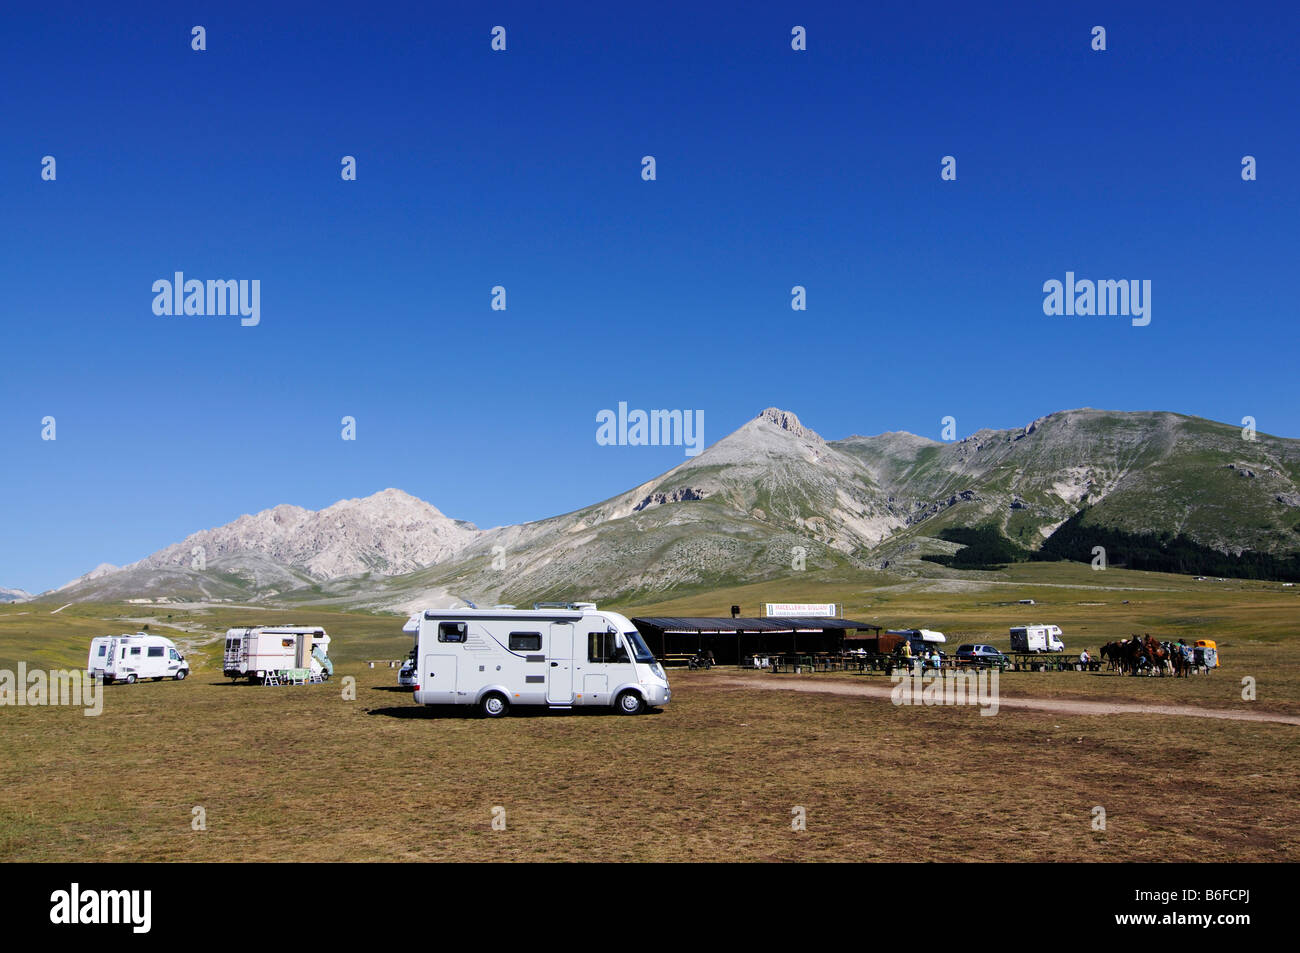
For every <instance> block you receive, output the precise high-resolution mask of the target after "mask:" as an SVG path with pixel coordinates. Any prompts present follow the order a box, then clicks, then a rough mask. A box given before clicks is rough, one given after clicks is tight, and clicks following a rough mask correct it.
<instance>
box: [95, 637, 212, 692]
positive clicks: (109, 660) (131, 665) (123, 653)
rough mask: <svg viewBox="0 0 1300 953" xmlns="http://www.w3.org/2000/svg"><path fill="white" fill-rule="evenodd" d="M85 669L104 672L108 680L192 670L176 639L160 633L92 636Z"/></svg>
mask: <svg viewBox="0 0 1300 953" xmlns="http://www.w3.org/2000/svg"><path fill="white" fill-rule="evenodd" d="M86 671H87V672H89V673H90V674H91V675H100V676H103V679H104V681H105V682H127V683H128V684H129V683H131V682H134V681H137V680H138V679H141V678H152V679H154V680H155V681H157V680H158V679H162V678H174V679H176V680H177V681H178V682H179V681H180V680H181V679H183V678H184V677H185V676H186V675H188V674H190V663H189V662H187V661H185V656H183V655H181V653H180V652H178V651H177V650H176V643H174V642H173V641H172V640H171V639H168V638H165V637H164V636H161V635H150V634H149V633H148V632H137V633H135V635H129V634H128V635H101V636H99V637H98V638H94V639H91V640H90V660H89V661H88V662H87V663H86Z"/></svg>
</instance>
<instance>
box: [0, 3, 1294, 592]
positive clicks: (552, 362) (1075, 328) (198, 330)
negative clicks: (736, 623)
mask: <svg viewBox="0 0 1300 953" xmlns="http://www.w3.org/2000/svg"><path fill="white" fill-rule="evenodd" d="M698 6H700V5H699V4H681V5H675V4H669V3H655V4H600V5H597V4H582V5H575V4H564V3H546V4H538V3H535V2H530V3H495V4H492V5H490V7H484V6H483V5H481V4H472V3H467V4H453V5H449V6H447V5H433V4H427V3H419V4H414V3H413V4H347V5H346V6H344V7H342V8H340V9H337V10H336V9H334V8H333V7H332V5H331V4H328V3H324V4H315V3H313V4H300V5H294V6H293V8H292V9H288V10H286V9H282V7H281V5H280V4H271V3H257V4H225V3H223V4H219V5H207V4H185V3H180V4H177V3H158V4H144V3H127V4H114V5H111V6H109V5H104V4H86V5H84V6H83V5H69V4H59V3H53V4H39V5H38V4H28V5H23V6H18V5H12V4H11V5H9V7H8V8H7V9H6V11H5V14H4V24H3V27H4V28H3V30H0V76H2V77H3V82H2V83H0V103H2V104H3V109H2V110H0V115H2V116H3V126H4V140H3V148H0V221H3V226H4V227H3V228H2V229H0V243H2V244H0V281H2V283H3V289H4V295H5V300H4V308H3V314H4V318H3V320H4V328H3V341H4V358H3V364H2V365H0V368H2V369H0V375H2V376H0V410H2V413H0V454H2V455H3V456H2V458H0V459H2V463H3V466H2V469H0V499H2V500H3V501H4V503H3V505H4V515H3V520H2V521H0V526H2V527H3V528H2V529H0V533H2V534H3V537H2V538H0V585H4V586H20V587H23V588H27V589H31V590H41V589H45V588H48V587H51V586H55V585H58V584H61V583H63V582H65V581H67V580H68V579H70V578H72V577H73V576H76V575H78V574H80V573H82V572H84V571H86V570H88V569H90V568H91V567H93V566H94V565H95V564H96V563H98V562H100V561H108V562H113V563H118V564H121V563H125V562H130V561H133V560H135V559H139V558H141V557H143V556H145V555H147V554H148V553H150V552H152V551H153V550H155V549H158V548H160V547H162V546H164V545H166V544H168V543H171V542H174V541H176V540H179V539H181V538H183V537H184V536H185V535H187V534H188V533H190V532H192V531H194V530H198V529H202V528H205V527H208V526H214V525H219V524H221V523H225V522H228V521H229V520H231V519H233V518H235V517H237V516H239V515H240V514H241V513H245V512H252V511H256V510H260V509H263V508H266V507H269V506H273V505H275V504H277V503H295V504H298V505H302V506H307V507H311V508H313V509H315V508H319V507H322V506H325V505H328V504H330V503H332V502H334V501H335V500H338V499H340V498H345V497H352V496H364V495H368V494H370V493H372V492H375V491H376V490H379V489H382V488H384V487H388V486H396V487H400V488H402V489H405V490H407V491H408V492H411V493H413V494H416V495H418V496H420V497H422V498H424V499H427V500H429V501H431V502H433V503H434V504H435V505H437V506H438V507H439V508H440V509H442V510H443V511H444V512H446V513H447V514H448V515H451V516H456V517H459V518H463V519H468V520H472V521H474V522H476V523H478V524H479V525H480V526H492V525H497V524H501V523H509V522H516V521H521V520H528V519H536V518H541V517H545V516H549V515H553V514H556V513H561V512H566V511H568V510H571V509H574V508H577V507H579V506H582V505H585V504H587V503H591V502H594V501H596V500H600V499H603V498H606V497H608V496H611V495H613V494H615V493H618V492H621V491H623V490H625V489H628V488H629V487H632V486H634V485H636V484H638V483H640V482H642V481H643V480H645V479H648V478H649V477H651V476H653V475H654V474H656V473H659V472H662V471H663V470H666V469H668V468H670V467H672V466H674V465H676V464H677V463H680V462H681V461H682V460H683V459H684V457H683V455H682V452H681V450H680V448H648V447H602V446H598V445H597V444H596V441H595V430H596V423H595V415H596V413H597V412H598V411H599V410H601V409H603V408H613V407H616V406H617V404H618V402H619V401H627V402H628V404H629V406H630V407H633V408H637V407H641V408H687V409H700V410H703V411H704V416H705V438H706V441H707V442H710V443H711V442H713V441H714V440H716V439H718V438H719V437H721V436H723V435H724V434H726V433H728V432H730V431H731V430H734V429H735V428H736V427H738V426H740V425H741V424H743V423H744V422H745V421H746V420H748V419H749V418H751V417H752V416H753V415H754V414H756V413H757V412H758V411H759V410H761V409H762V408H764V407H766V406H769V405H776V406H779V407H782V408H785V409H788V410H793V411H795V412H796V413H798V414H799V415H800V417H801V418H802V419H803V421H804V422H805V423H806V424H807V425H808V426H811V427H813V428H814V429H816V430H818V431H819V432H821V433H822V434H823V435H824V436H826V437H828V438H832V439H833V438H839V437H844V436H847V435H849V434H852V433H876V432H880V431H883V430H911V431H913V432H916V433H921V434H926V435H928V436H932V437H936V438H937V437H938V436H939V430H940V419H941V418H942V417H943V416H944V415H947V414H952V415H954V416H955V417H956V418H957V421H958V432H959V435H964V434H967V433H970V432H971V431H973V430H976V429H979V428H980V427H985V426H989V427H1008V426H1019V425H1023V424H1024V423H1026V422H1028V421H1029V420H1031V419H1033V418H1035V417H1038V416H1041V415H1043V414H1046V413H1049V412H1051V411H1055V410H1061V409H1065V408H1070V407H1079V406H1094V407H1106V408H1113V409H1126V410H1137V409H1164V410H1174V411H1179V412H1183V413H1189V414H1197V415H1202V416H1206V417H1211V418H1215V419H1218V420H1225V421H1230V422H1234V423H1235V422H1238V421H1240V419H1241V418H1242V417H1243V416H1245V415H1247V414H1249V415H1252V416H1254V417H1255V418H1256V419H1257V421H1258V426H1259V428H1260V429H1261V430H1262V431H1265V432H1269V433H1276V434H1281V435H1285V436H1292V437H1294V436H1297V435H1300V409H1298V407H1297V402H1296V400H1295V393H1296V391H1295V383H1294V382H1295V379H1296V357H1297V347H1296V336H1297V335H1296V322H1297V318H1300V314H1298V313H1297V312H1298V310H1300V309H1298V308H1297V303H1296V294H1295V280H1296V274H1297V271H1300V269H1298V268H1297V249H1298V248H1300V243H1298V242H1297V229H1298V227H1300V226H1298V225H1297V209H1300V201H1298V200H1300V194H1298V193H1300V178H1297V176H1296V174H1295V170H1296V167H1297V161H1298V159H1300V157H1298V155H1297V145H1298V143H1300V134H1298V133H1297V128H1298V127H1297V122H1296V118H1297V116H1300V108H1298V107H1300V103H1298V102H1297V99H1298V98H1300V96H1298V92H1300V83H1298V82H1297V78H1296V72H1295V65H1294V56H1295V38H1296V36H1297V35H1300V13H1297V8H1295V7H1294V6H1290V7H1288V8H1287V9H1286V10H1285V11H1283V12H1277V11H1276V10H1271V9H1269V5H1246V6H1240V5H1238V6H1231V5H1225V4H1216V5H1214V6H1205V7H1203V8H1202V7H1199V6H1198V5H1196V4H1178V5H1173V4H1168V5H1163V6H1164V9H1163V10H1159V11H1153V10H1149V9H1134V7H1135V5H1134V4H1131V3H1087V4H1079V3H1067V4H1044V3H1024V4H1016V5H1006V6H1004V5H1000V4H993V5H990V4H969V3H959V4H943V3H939V4H898V5H887V6H883V7H882V6H881V5H878V4H862V3H853V4H847V3H846V4H842V5H835V6H832V5H820V4H809V3H797V4H795V3H746V4H726V5H715V6H717V7H718V8H719V12H713V13H710V12H701V11H700V10H699V9H697V7H698ZM480 10H484V11H485V12H479V11H480ZM195 24H202V25H203V26H205V27H206V29H207V46H208V49H207V51H206V52H202V53H196V52H193V51H192V50H191V49H190V28H191V27H192V26H193V25H195ZM497 24H501V25H504V26H505V27H506V28H507V42H508V50H507V52H505V53H493V52H492V51H491V50H490V49H489V40H490V37H489V31H490V29H491V28H492V27H493V26H495V25H497ZM795 24H802V25H804V26H806V27H807V29H808V45H809V49H808V51H807V52H801V53H796V52H793V51H792V50H791V49H790V43H789V40H790V29H791V27H792V26H793V25H795ZM1096 24H1101V25H1103V26H1105V27H1106V28H1107V46H1108V49H1107V51H1106V52H1104V53H1095V52H1093V51H1092V50H1091V49H1090V30H1091V28H1092V27H1093V26H1094V25H1096ZM47 154H48V155H53V156H55V158H56V160H57V163H58V164H57V174H58V178H57V181H55V182H44V181H42V180H41V178H40V162H41V157H42V156H44V155H47ZM646 154H652V155H654V156H655V157H656V158H657V162H658V179H657V181H654V182H645V181H642V179H641V177H640V168H641V167H640V159H641V157H642V156H643V155H646ZM949 154H950V155H953V156H955V157H956V158H957V171H958V179H957V181H956V182H942V181H940V177H939V163H940V158H941V157H942V156H944V155H949ZM1246 154H1251V155H1255V156H1256V157H1257V158H1258V163H1259V179H1258V181H1256V182H1250V183H1247V182H1243V181H1242V180H1241V176H1240V163H1241V157H1242V156H1243V155H1246ZM344 155H354V156H356V158H357V161H358V179H357V181H355V182H344V181H342V180H341V179H340V176H339V170H340V158H341V157H342V156H344ZM178 270H180V271H183V272H185V273H186V275H187V276H188V277H196V278H204V279H206V278H246V279H253V278H256V279H259V280H260V281H261V283H262V294H261V298H262V300H261V324H260V326H258V327H256V328H242V327H240V326H239V323H238V320H237V319H232V318H207V317H157V316H155V315H154V314H153V312H152V310H151V304H152V300H153V294H152V292H151V290H150V289H151V285H152V283H153V282H154V281H155V280H156V279H159V278H170V277H171V275H172V273H173V272H174V271H178ZM1067 270H1072V271H1074V272H1076V273H1077V274H1078V275H1079V276H1080V277H1092V278H1138V279H1150V280H1151V281H1152V283H1153V293H1152V296H1153V300H1152V321H1151V324H1150V326H1149V327H1145V328H1134V327H1132V326H1131V325H1130V324H1129V322H1128V320H1127V319H1124V318H1115V317H1048V316H1045V315H1044V314H1043V311H1042V300H1043V292H1042V290H1041V289H1042V284H1043V282H1044V281H1046V280H1048V279H1050V278H1057V279H1061V278H1063V277H1064V275H1065V272H1066V271H1067ZM497 284H501V285H504V286H505V287H506V288H507V294H508V310H507V311H505V312H494V311H492V310H490V308H489V290H490V288H491V287H492V286H493V285H497ZM796 284H801V285H804V286H806V287H807V289H808V302H809V307H808V311H807V312H806V313H803V314H796V313H794V312H792V311H791V309H790V289H791V287H792V286H794V285H796ZM46 415H51V416H54V417H55V418H56V420H57V427H58V430H57V435H58V439H57V440H56V441H53V442H47V441H42V440H41V439H40V434H41V419H42V418H43V417H45V416H46ZM344 415H352V416H354V417H355V418H356V419H357V423H358V439H357V440H356V441H355V442H344V441H342V440H341V439H340V429H341V425H340V419H341V418H342V417H343V416H344Z"/></svg>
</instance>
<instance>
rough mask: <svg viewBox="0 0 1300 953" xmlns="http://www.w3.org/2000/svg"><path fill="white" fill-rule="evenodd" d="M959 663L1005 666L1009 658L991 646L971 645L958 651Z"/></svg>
mask: <svg viewBox="0 0 1300 953" xmlns="http://www.w3.org/2000/svg"><path fill="white" fill-rule="evenodd" d="M956 658H957V661H959V662H976V663H978V664H981V665H1004V664H1006V662H1007V657H1006V656H1005V655H1003V654H1002V653H1001V652H1000V651H998V650H997V649H995V648H994V647H993V646H991V645H983V644H971V645H963V646H960V647H959V648H958V649H957V655H956Z"/></svg>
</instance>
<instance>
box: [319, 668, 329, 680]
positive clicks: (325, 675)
mask: <svg viewBox="0 0 1300 953" xmlns="http://www.w3.org/2000/svg"><path fill="white" fill-rule="evenodd" d="M320 680H321V681H322V682H328V681H329V680H330V673H329V672H327V671H325V670H324V669H321V673H320Z"/></svg>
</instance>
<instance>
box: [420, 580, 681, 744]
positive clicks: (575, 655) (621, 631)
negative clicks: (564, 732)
mask: <svg viewBox="0 0 1300 953" xmlns="http://www.w3.org/2000/svg"><path fill="white" fill-rule="evenodd" d="M416 660H417V668H416V682H417V684H416V686H415V701H416V703H417V704H421V705H474V706H476V707H477V708H478V709H479V711H480V712H481V713H482V714H483V715H485V716H487V717H489V718H499V717H501V716H502V715H504V714H506V713H507V712H508V711H509V710H510V706H511V705H542V706H547V707H549V708H573V707H575V706H579V705H593V706H610V707H613V708H614V710H616V711H618V712H620V713H622V714H624V715H636V714H640V713H641V712H642V711H644V710H645V709H646V708H657V707H660V706H663V705H666V704H668V702H669V700H670V699H671V698H672V690H671V689H670V688H669V687H668V677H667V676H666V675H665V674H664V670H663V667H662V666H661V665H660V664H659V662H658V661H656V660H655V657H654V654H653V653H652V652H651V651H650V649H649V647H648V646H647V645H646V644H645V640H644V639H642V638H641V634H640V633H639V632H637V630H636V627H635V626H634V625H632V623H631V622H630V621H629V620H628V619H627V618H626V617H624V616H621V615H619V614H618V613H617V612H608V611H604V610H600V609H597V608H596V606H595V605H594V604H592V603H589V602H579V603H563V604H545V603H538V604H537V605H535V606H534V608H532V609H512V608H501V609H474V608H468V609H429V610H426V611H425V612H424V613H423V615H422V617H421V619H420V626H419V634H418V635H417V637H416Z"/></svg>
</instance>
